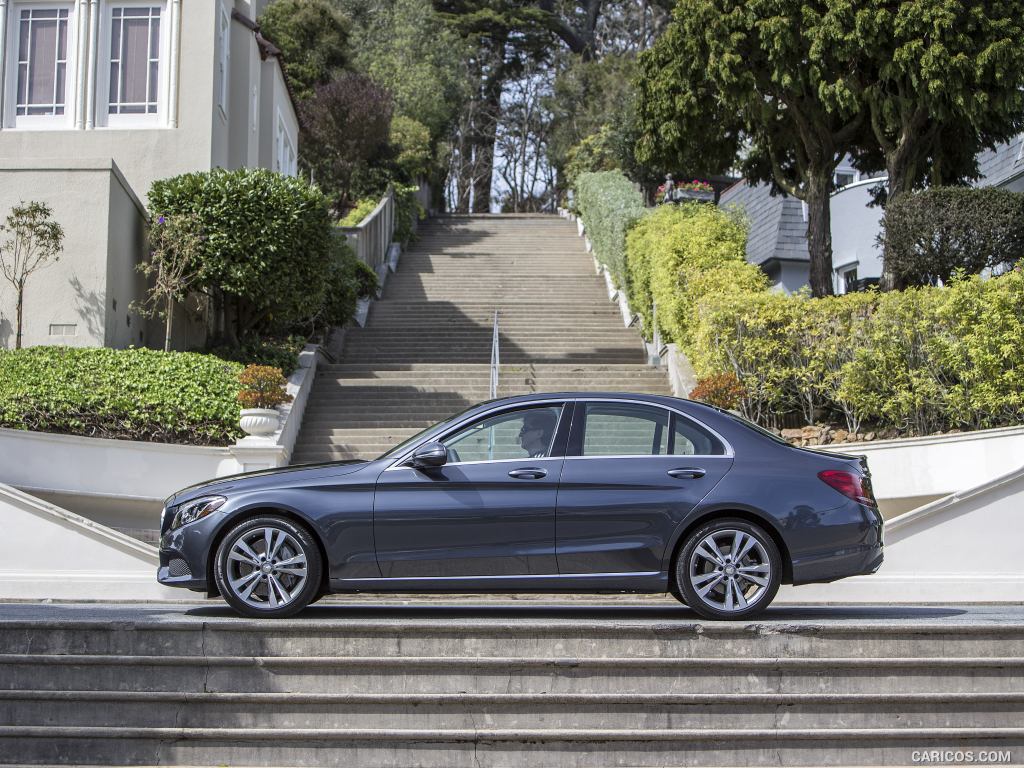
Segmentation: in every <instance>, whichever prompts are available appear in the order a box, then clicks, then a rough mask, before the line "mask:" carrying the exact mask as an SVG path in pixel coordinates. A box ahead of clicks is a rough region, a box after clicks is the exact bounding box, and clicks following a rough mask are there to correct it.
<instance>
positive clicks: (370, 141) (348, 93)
mask: <svg viewBox="0 0 1024 768" xmlns="http://www.w3.org/2000/svg"><path fill="white" fill-rule="evenodd" d="M391 114H392V102H391V96H390V95H389V94H388V92H387V91H386V90H384V89H383V88H382V87H381V86H379V85H377V84H376V83H374V82H373V80H371V79H370V78H369V77H367V76H366V75H361V74H358V73H355V72H345V73H344V74H342V75H339V76H338V77H336V78H335V79H334V80H332V81H331V82H329V83H326V84H325V85H319V86H317V88H316V91H315V94H314V97H313V98H311V99H309V100H308V101H306V102H305V103H304V104H303V105H302V107H301V109H300V118H301V121H302V126H303V129H304V131H305V135H306V152H305V156H306V163H307V164H308V166H309V167H310V169H311V170H312V171H313V174H314V177H315V178H316V180H317V182H318V183H319V184H320V186H322V187H323V188H324V189H325V190H326V191H327V192H328V193H329V194H330V195H331V198H332V204H333V207H334V210H335V212H336V213H338V214H339V215H340V214H341V212H342V211H343V210H344V209H345V207H346V206H347V204H348V203H349V202H350V201H351V200H352V199H353V198H355V197H358V196H359V194H358V193H359V192H369V191H371V190H366V189H362V190H360V189H356V188H354V182H355V181H356V179H357V174H359V173H360V172H363V173H365V172H367V171H368V170H370V168H371V166H372V165H374V164H375V163H376V164H378V165H379V161H381V160H383V159H384V156H385V155H386V153H387V150H388V137H389V135H390V131H391ZM385 183H386V182H385ZM367 186H373V184H372V183H371V184H369V185H367ZM376 191H380V190H376Z"/></svg>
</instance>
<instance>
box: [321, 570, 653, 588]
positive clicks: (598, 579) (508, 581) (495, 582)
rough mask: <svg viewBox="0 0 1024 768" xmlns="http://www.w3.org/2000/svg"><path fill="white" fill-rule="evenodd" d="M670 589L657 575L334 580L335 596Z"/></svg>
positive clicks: (615, 574) (574, 574)
mask: <svg viewBox="0 0 1024 768" xmlns="http://www.w3.org/2000/svg"><path fill="white" fill-rule="evenodd" d="M667 589H668V575H667V574H665V573H661V572H658V571H650V572H642V573H564V574H545V575H538V576H524V575H518V574H517V575H512V576H418V577H415V578H391V579H331V591H332V592H491V593H494V592H665V591H666V590H667Z"/></svg>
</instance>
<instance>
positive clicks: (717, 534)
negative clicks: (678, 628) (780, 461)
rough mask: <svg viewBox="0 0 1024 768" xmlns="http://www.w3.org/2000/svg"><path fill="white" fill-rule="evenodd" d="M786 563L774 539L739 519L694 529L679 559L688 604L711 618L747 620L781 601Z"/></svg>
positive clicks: (681, 587)
mask: <svg viewBox="0 0 1024 768" xmlns="http://www.w3.org/2000/svg"><path fill="white" fill-rule="evenodd" d="M781 574H782V560H781V558H780V556H779V549H778V547H777V546H775V542H774V541H773V540H772V537H771V536H769V535H768V533H767V532H766V531H765V530H764V529H763V528H761V527H760V526H758V525H754V524H753V523H749V522H747V521H746V520H742V519H739V518H727V519H721V520H713V521H711V522H709V523H707V524H705V525H702V526H700V527H699V528H698V529H696V530H695V531H693V533H691V534H690V536H689V537H687V539H686V541H685V542H684V544H683V548H682V550H681V551H680V553H679V557H678V558H677V559H676V572H675V579H676V585H677V586H678V587H679V591H680V592H682V595H683V602H685V603H686V604H687V605H688V606H689V607H690V608H692V609H693V610H694V611H696V612H697V613H698V614H700V615H701V616H703V617H704V618H705V619H744V618H747V617H748V616H753V615H754V614H756V613H760V612H761V611H763V610H764V609H765V608H767V607H768V605H769V603H771V601H772V600H773V599H774V598H775V593H776V592H778V590H779V583H780V582H781Z"/></svg>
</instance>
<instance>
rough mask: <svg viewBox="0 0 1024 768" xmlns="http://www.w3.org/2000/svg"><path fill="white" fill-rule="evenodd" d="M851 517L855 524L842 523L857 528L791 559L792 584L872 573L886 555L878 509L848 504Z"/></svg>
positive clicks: (813, 582)
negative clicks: (810, 551)
mask: <svg viewBox="0 0 1024 768" xmlns="http://www.w3.org/2000/svg"><path fill="white" fill-rule="evenodd" d="M849 506H850V507H853V509H850V510H849V512H850V513H852V514H851V517H853V516H855V517H856V518H857V521H858V523H857V525H856V526H853V525H850V526H842V527H846V528H847V530H851V529H852V530H856V534H855V535H853V536H842V537H840V538H841V540H837V541H836V542H835V544H834V546H832V547H822V548H821V549H817V548H816V549H815V551H814V552H813V553H809V554H806V555H804V556H803V557H800V558H794V560H793V584H794V585H800V584H820V583H827V582H830V581H837V580H839V579H845V578H847V577H849V576H863V575H866V574H870V573H874V572H875V571H877V570H878V569H879V568H880V567H881V566H882V562H883V561H884V559H885V547H884V543H883V535H884V524H883V522H882V516H881V515H880V514H879V512H878V510H876V509H872V508H870V507H865V506H862V505H860V504H853V503H852V502H851V504H850V505H849Z"/></svg>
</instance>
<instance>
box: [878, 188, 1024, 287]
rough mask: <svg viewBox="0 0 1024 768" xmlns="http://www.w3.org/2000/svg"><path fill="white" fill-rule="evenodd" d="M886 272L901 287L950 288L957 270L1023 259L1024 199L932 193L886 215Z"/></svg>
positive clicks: (904, 200)
mask: <svg viewBox="0 0 1024 768" xmlns="http://www.w3.org/2000/svg"><path fill="white" fill-rule="evenodd" d="M879 240H880V241H881V243H882V244H883V245H884V246H885V258H886V266H887V267H888V268H889V269H890V270H892V272H893V274H894V275H895V277H896V279H897V281H898V283H900V284H902V285H928V284H930V283H934V281H935V280H936V279H940V280H942V281H943V282H949V279H950V278H951V277H952V275H953V273H954V272H955V271H956V270H957V269H964V270H966V271H967V272H969V273H972V274H977V273H979V272H981V271H982V270H983V269H985V268H986V267H995V266H997V265H999V264H1003V263H1013V262H1016V261H1017V260H1018V259H1021V258H1024V194H1021V193H1019V192H1010V191H1008V190H1005V189H999V188H997V187H982V188H980V189H973V188H970V187H932V188H931V189H926V190H924V191H922V192H915V193H914V194H911V195H904V196H902V197H900V198H899V199H897V200H895V201H893V202H892V203H891V204H890V205H889V206H888V207H886V209H885V217H884V218H883V220H882V234H881V235H880V236H879Z"/></svg>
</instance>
